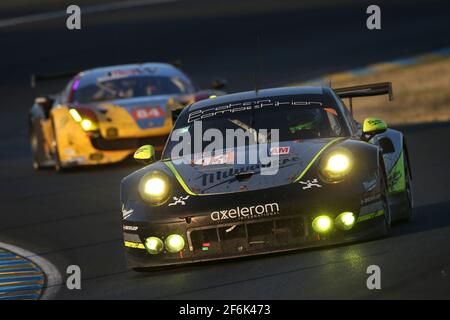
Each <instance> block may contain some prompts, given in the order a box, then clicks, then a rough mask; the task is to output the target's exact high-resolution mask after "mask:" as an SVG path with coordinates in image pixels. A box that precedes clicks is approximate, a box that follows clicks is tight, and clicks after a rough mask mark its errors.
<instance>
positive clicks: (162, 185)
mask: <svg viewBox="0 0 450 320" xmlns="http://www.w3.org/2000/svg"><path fill="white" fill-rule="evenodd" d="M139 194H140V195H141V197H142V198H143V199H144V200H145V201H146V202H148V203H150V204H153V205H161V204H163V203H164V202H166V201H167V199H169V196H170V180H169V177H168V176H167V175H166V174H165V173H163V172H161V171H152V172H150V173H148V174H146V175H145V176H144V177H142V179H141V181H140V183H139Z"/></svg>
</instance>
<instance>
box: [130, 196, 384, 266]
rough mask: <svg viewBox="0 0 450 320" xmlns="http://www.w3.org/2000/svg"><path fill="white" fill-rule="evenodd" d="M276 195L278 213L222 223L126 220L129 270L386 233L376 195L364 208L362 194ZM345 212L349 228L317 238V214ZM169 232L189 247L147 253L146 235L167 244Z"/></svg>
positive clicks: (199, 218)
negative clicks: (314, 223)
mask: <svg viewBox="0 0 450 320" xmlns="http://www.w3.org/2000/svg"><path fill="white" fill-rule="evenodd" d="M278 191H279V193H278V192H277V191H274V190H273V191H272V192H271V193H272V194H273V196H274V197H273V199H277V201H276V203H277V208H278V206H279V212H278V211H276V210H272V212H268V214H265V215H262V216H257V217H252V218H251V219H227V220H221V221H219V222H218V221H213V219H212V218H211V217H212V216H213V217H216V216H215V215H211V214H204V213H201V214H198V215H189V216H185V217H172V218H168V219H161V218H155V219H154V221H149V220H148V219H147V220H146V219H142V217H144V216H145V214H142V215H139V214H137V215H136V216H138V217H139V216H140V217H141V218H140V219H139V218H138V219H136V220H134V221H133V219H129V218H128V219H127V220H124V223H123V229H124V244H125V249H126V257H127V262H128V266H129V267H131V268H144V267H152V266H161V265H172V264H184V263H192V262H200V261H209V260H218V259H228V258H236V257H244V256H253V255H260V254H266V253H273V252H282V251H290V250H297V249H302V248H312V247H318V246H327V245H333V244H339V243H346V242H351V241H356V240H365V239H369V238H373V237H377V236H380V235H382V234H383V232H384V231H385V229H384V228H385V221H384V219H385V218H384V211H382V208H383V205H382V202H381V201H380V199H379V197H377V196H372V198H373V200H371V201H370V202H364V203H363V204H362V202H361V195H360V194H357V195H356V196H348V194H347V195H344V194H345V192H341V193H334V194H331V195H330V196H328V197H326V198H324V197H323V194H321V193H317V194H316V195H314V191H311V193H310V195H311V196H310V197H309V198H308V199H303V200H300V201H299V199H293V198H292V197H289V195H287V194H286V192H282V191H281V190H278ZM344 191H345V190H344ZM260 192H261V191H256V192H248V193H247V192H244V193H239V194H233V195H228V197H229V199H228V203H230V201H233V202H234V203H243V204H245V202H244V199H240V198H241V197H245V198H246V201H247V203H248V201H249V199H252V198H257V197H258V193H260ZM265 192H266V197H267V191H265ZM250 193H251V194H250ZM282 194H284V197H283V196H282ZM350 194H351V193H350ZM231 196H232V198H233V200H231ZM222 197H227V195H224V196H222ZM270 198H272V197H270ZM338 199H339V201H338ZM215 200H216V201H215V205H216V206H217V203H220V202H221V200H223V199H220V197H218V196H216V197H215ZM269 203H271V202H269ZM127 206H128V207H127V208H126V209H128V210H129V209H130V208H132V209H133V211H134V212H140V213H142V212H143V208H141V207H139V205H137V204H135V205H134V206H132V205H131V204H130V203H128V204H127ZM212 206H214V205H212ZM344 211H352V212H354V213H355V215H356V216H357V222H356V224H355V226H354V227H353V228H352V229H351V230H348V231H342V230H338V229H336V228H334V229H333V230H332V231H331V232H329V233H327V234H326V235H319V234H317V233H316V232H315V231H314V230H313V229H312V220H313V219H314V217H315V216H317V215H318V214H322V213H324V212H326V213H327V214H329V215H330V216H332V217H336V216H337V215H338V214H339V213H341V212H344ZM217 212H220V210H219V211H217ZM170 234H179V235H181V236H182V237H183V238H184V239H185V244H186V245H185V247H184V249H183V250H182V251H181V252H179V253H169V252H167V251H166V250H163V251H162V252H161V253H159V254H155V255H153V254H149V253H148V252H147V250H146V249H145V245H144V243H145V239H146V238H147V237H150V236H153V237H159V238H160V239H162V240H163V241H164V239H165V238H166V237H167V236H168V235H170Z"/></svg>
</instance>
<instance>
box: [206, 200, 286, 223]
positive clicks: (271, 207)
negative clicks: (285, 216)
mask: <svg viewBox="0 0 450 320" xmlns="http://www.w3.org/2000/svg"><path fill="white" fill-rule="evenodd" d="M279 213H280V207H279V206H278V203H276V202H273V203H266V204H259V205H255V206H250V207H236V208H232V209H228V210H219V211H214V212H212V213H211V220H213V221H224V220H229V219H237V220H244V219H253V218H260V217H267V216H274V215H278V214H279Z"/></svg>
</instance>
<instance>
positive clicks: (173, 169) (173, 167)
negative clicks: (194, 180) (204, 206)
mask: <svg viewBox="0 0 450 320" xmlns="http://www.w3.org/2000/svg"><path fill="white" fill-rule="evenodd" d="M163 163H164V164H165V165H166V166H167V167H168V168H169V170H170V171H171V172H172V173H173V175H174V176H175V178H177V180H178V183H179V184H180V185H181V186H182V187H183V189H184V191H186V193H187V194H190V195H191V196H197V195H198V194H196V193H194V192H192V191H191V189H189V187H188V186H187V184H186V183H185V182H184V180H183V178H182V177H181V175H180V174H179V173H178V171H177V169H176V168H175V166H174V165H173V163H172V162H171V161H163Z"/></svg>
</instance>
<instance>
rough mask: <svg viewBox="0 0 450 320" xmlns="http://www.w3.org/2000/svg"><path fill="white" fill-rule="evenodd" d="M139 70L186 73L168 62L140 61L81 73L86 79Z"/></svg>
mask: <svg viewBox="0 0 450 320" xmlns="http://www.w3.org/2000/svg"><path fill="white" fill-rule="evenodd" d="M127 71H137V72H141V73H149V74H152V75H155V76H169V77H170V76H185V74H184V73H183V72H182V71H181V70H179V69H177V68H176V67H174V66H173V65H171V64H168V63H159V62H154V63H139V64H124V65H116V66H107V67H100V68H95V69H89V70H85V71H83V72H81V73H80V75H81V76H82V77H83V78H84V79H86V78H88V79H89V78H91V79H97V78H99V77H103V76H108V75H110V74H111V73H113V72H127Z"/></svg>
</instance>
